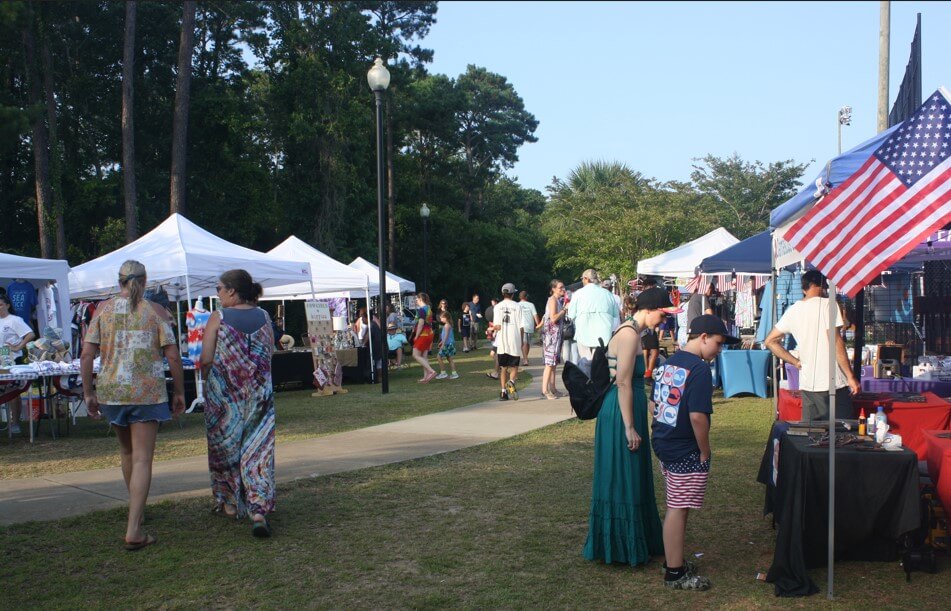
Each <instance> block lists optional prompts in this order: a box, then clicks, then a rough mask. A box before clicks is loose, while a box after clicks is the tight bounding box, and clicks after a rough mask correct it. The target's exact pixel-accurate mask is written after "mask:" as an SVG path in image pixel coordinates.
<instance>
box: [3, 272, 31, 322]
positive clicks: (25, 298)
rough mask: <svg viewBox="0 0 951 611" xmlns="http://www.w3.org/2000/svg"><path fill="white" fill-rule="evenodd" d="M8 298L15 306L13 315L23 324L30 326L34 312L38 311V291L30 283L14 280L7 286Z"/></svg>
mask: <svg viewBox="0 0 951 611" xmlns="http://www.w3.org/2000/svg"><path fill="white" fill-rule="evenodd" d="M7 297H9V298H10V303H11V304H12V305H13V311H12V312H10V313H11V314H16V315H17V316H19V317H20V318H22V319H23V322H25V323H26V324H30V320H31V319H32V318H33V310H34V309H36V289H35V288H34V287H33V285H32V284H30V283H29V282H18V281H16V280H14V281H13V282H11V283H10V285H9V286H7Z"/></svg>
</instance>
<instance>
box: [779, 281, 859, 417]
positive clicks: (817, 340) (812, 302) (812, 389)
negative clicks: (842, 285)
mask: <svg viewBox="0 0 951 611" xmlns="http://www.w3.org/2000/svg"><path fill="white" fill-rule="evenodd" d="M825 288H828V284H827V283H826V279H825V277H824V276H823V275H822V274H821V273H820V272H819V271H818V270H810V271H807V272H806V273H804V274H803V275H802V292H803V294H804V295H805V296H804V297H803V298H802V300H800V301H797V302H796V303H794V304H792V306H790V307H789V309H788V310H786V312H785V313H784V314H783V317H782V318H780V319H779V321H777V322H776V326H775V327H773V330H772V331H770V333H769V335H768V336H767V337H766V342H765V344H766V347H767V348H769V351H770V352H772V353H773V354H775V355H776V356H777V357H778V358H780V359H782V360H784V361H786V362H787V363H791V364H792V365H794V366H795V367H796V368H797V369H799V390H801V391H802V420H824V419H828V418H829V356H830V355H829V299H828V297H823V294H824V289H825ZM835 318H836V320H835V326H836V328H839V327H842V314H841V312H840V311H839V309H838V307H836V314H835ZM786 334H792V336H793V337H794V338H796V348H797V350H798V351H799V358H796V357H794V356H793V355H792V354H790V353H789V351H788V350H786V348H785V347H783V338H784V337H785V336H786ZM835 346H836V350H835V360H836V362H837V364H838V367H837V368H836V372H835V389H836V390H835V415H836V418H852V417H853V416H854V414H853V413H852V395H854V394H856V393H858V392H859V391H860V390H861V385H860V384H859V381H858V380H857V379H856V377H855V374H853V373H852V368H851V366H850V363H849V357H848V355H847V354H846V352H845V342H844V341H843V340H842V334H841V333H838V332H836V334H835Z"/></svg>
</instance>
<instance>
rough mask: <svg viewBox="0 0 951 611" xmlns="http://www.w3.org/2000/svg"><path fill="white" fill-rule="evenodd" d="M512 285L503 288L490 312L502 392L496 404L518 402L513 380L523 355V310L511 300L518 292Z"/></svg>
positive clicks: (507, 283) (506, 284)
mask: <svg viewBox="0 0 951 611" xmlns="http://www.w3.org/2000/svg"><path fill="white" fill-rule="evenodd" d="M517 292H518V291H517V289H516V288H515V285H514V284H512V283H511V282H506V283H505V284H503V285H502V301H501V302H499V303H498V304H497V305H495V306H494V307H493V309H492V328H493V329H494V330H495V351H496V354H497V358H498V361H499V369H500V371H499V381H500V382H501V383H502V393H501V394H500V395H499V401H508V400H509V399H512V400H515V401H517V400H518V391H517V390H516V389H515V379H516V378H517V377H518V364H519V361H521V358H522V356H521V352H522V331H523V328H524V327H523V322H522V309H521V308H520V307H519V305H518V303H517V302H515V301H514V300H513V299H512V297H513V296H514V295H515V293H517Z"/></svg>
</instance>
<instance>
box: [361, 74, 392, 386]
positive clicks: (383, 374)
mask: <svg viewBox="0 0 951 611" xmlns="http://www.w3.org/2000/svg"><path fill="white" fill-rule="evenodd" d="M367 83H369V85H370V91H372V92H373V97H374V98H375V99H376V222H377V263H378V266H379V268H380V309H379V310H378V311H377V315H378V316H379V319H380V325H381V327H382V325H383V324H385V323H384V320H385V316H386V315H385V314H384V312H385V311H386V308H385V307H384V301H385V299H386V265H385V263H386V262H385V261H384V259H383V253H384V252H385V251H384V244H383V225H384V218H383V92H384V91H386V88H387V87H389V86H390V71H389V70H387V69H386V66H384V65H383V60H382V59H380V58H379V57H378V58H376V59H375V60H373V67H372V68H370V71H369V72H367ZM369 305H370V304H367V307H369ZM368 322H369V321H368ZM371 327H372V322H371ZM377 350H378V352H377V354H379V356H378V357H377V358H379V359H380V360H381V361H382V362H383V364H384V367H381V368H380V388H381V390H382V391H383V394H384V395H385V394H387V393H388V392H390V379H389V372H388V371H387V367H386V366H385V365H386V353H387V345H386V332H385V331H384V330H383V329H382V328H381V329H380V345H379V346H377ZM370 360H371V361H372V360H373V359H370ZM370 369H371V370H373V369H376V363H373V362H371V363H370Z"/></svg>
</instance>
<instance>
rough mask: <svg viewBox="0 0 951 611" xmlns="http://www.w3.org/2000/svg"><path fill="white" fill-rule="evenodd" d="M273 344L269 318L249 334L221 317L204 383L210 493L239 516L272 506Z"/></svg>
mask: <svg viewBox="0 0 951 611" xmlns="http://www.w3.org/2000/svg"><path fill="white" fill-rule="evenodd" d="M273 347H274V333H273V331H272V330H271V323H270V320H269V319H268V320H267V322H265V324H264V325H263V326H262V327H261V328H260V329H258V330H257V331H255V332H254V333H250V334H248V333H243V332H241V331H239V330H238V329H235V328H234V327H232V326H230V325H229V324H228V323H227V322H225V321H224V320H222V321H221V325H220V326H219V327H218V342H217V347H216V349H215V360H214V364H213V365H212V367H211V371H210V372H209V374H208V380H207V381H206V382H205V425H206V427H207V431H208V469H209V470H210V471H211V491H212V493H213V494H214V496H215V502H216V503H217V505H218V507H221V506H222V505H224V504H228V505H232V506H234V507H237V509H238V516H253V515H254V514H267V513H269V512H271V511H273V510H274V492H275V486H274V390H273V386H272V384H271V354H272V351H273Z"/></svg>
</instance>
